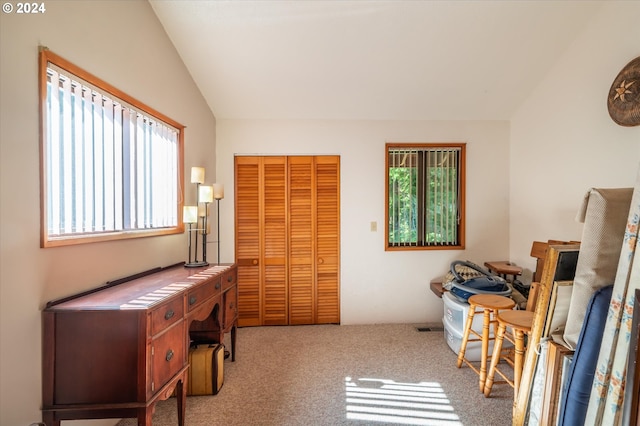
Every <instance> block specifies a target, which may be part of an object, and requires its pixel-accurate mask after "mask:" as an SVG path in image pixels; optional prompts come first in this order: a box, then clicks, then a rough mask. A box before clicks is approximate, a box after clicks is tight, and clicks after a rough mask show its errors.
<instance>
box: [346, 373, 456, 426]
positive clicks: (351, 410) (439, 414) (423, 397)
mask: <svg viewBox="0 0 640 426" xmlns="http://www.w3.org/2000/svg"><path fill="white" fill-rule="evenodd" d="M345 394H346V397H345V401H346V412H347V419H349V420H364V421H369V422H381V423H396V424H405V425H444V426H462V423H461V422H460V418H459V417H458V415H457V414H455V413H454V410H453V407H452V406H451V403H450V401H449V398H448V397H447V395H445V393H444V390H443V389H442V386H441V385H440V383H436V382H420V383H401V382H396V381H394V380H385V379H372V378H361V379H353V378H351V377H345Z"/></svg>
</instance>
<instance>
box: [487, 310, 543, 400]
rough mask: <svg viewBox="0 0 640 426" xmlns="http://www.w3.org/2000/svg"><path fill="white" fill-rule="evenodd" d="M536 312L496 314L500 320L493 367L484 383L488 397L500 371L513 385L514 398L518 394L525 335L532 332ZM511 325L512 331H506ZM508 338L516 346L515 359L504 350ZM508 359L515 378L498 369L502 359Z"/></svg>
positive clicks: (492, 361) (490, 368)
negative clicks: (504, 343)
mask: <svg viewBox="0 0 640 426" xmlns="http://www.w3.org/2000/svg"><path fill="white" fill-rule="evenodd" d="M533 316H534V313H533V312H531V311H501V312H498V315H496V319H497V321H498V332H497V334H496V339H495V342H494V344H493V355H492V356H491V367H489V374H488V376H487V380H486V383H485V385H484V396H485V397H488V396H489V394H490V393H491V388H492V387H493V378H494V376H495V374H496V373H498V374H499V375H500V376H501V377H502V378H503V379H504V380H505V381H506V382H507V383H508V384H509V385H511V387H513V394H514V398H515V397H516V396H517V395H518V388H519V386H520V378H521V376H522V366H523V360H524V351H525V345H524V335H525V334H529V333H530V332H531V325H532V324H533ZM507 327H509V328H510V329H511V330H512V332H511V333H508V332H506V329H507ZM504 339H507V340H508V341H510V342H511V343H513V345H514V346H515V351H514V356H513V360H512V359H511V358H510V357H509V356H507V355H506V353H504V352H503V351H502V342H503V341H504ZM501 359H502V360H504V361H506V362H507V363H508V364H509V365H511V366H512V367H513V380H510V379H509V378H508V377H507V375H506V374H504V373H503V372H502V371H500V370H499V369H498V363H499V362H500V360H501Z"/></svg>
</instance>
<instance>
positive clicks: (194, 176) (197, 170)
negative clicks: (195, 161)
mask: <svg viewBox="0 0 640 426" xmlns="http://www.w3.org/2000/svg"><path fill="white" fill-rule="evenodd" d="M191 183H204V167H192V168H191Z"/></svg>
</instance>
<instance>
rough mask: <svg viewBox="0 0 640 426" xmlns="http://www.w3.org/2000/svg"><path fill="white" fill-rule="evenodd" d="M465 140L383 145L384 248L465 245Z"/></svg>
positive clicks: (426, 247) (447, 247)
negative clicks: (384, 160) (450, 142)
mask: <svg viewBox="0 0 640 426" xmlns="http://www.w3.org/2000/svg"><path fill="white" fill-rule="evenodd" d="M465 146H466V145H465V144H396V143H389V144H387V145H386V148H385V149H386V152H385V154H386V172H387V173H386V174H387V178H386V182H387V185H386V199H387V202H386V249H387V250H408V249H409V250H411V249H462V248H464V199H465V198H464V186H465V185H464V184H465V182H464V180H465Z"/></svg>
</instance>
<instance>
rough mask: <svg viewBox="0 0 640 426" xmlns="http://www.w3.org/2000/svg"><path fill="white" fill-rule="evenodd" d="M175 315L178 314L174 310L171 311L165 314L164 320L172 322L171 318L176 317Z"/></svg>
mask: <svg viewBox="0 0 640 426" xmlns="http://www.w3.org/2000/svg"><path fill="white" fill-rule="evenodd" d="M175 314H176V313H175V312H173V309H169V310H168V311H167V312H166V313H165V314H164V319H166V320H170V319H171V318H173V316H174V315H175Z"/></svg>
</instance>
